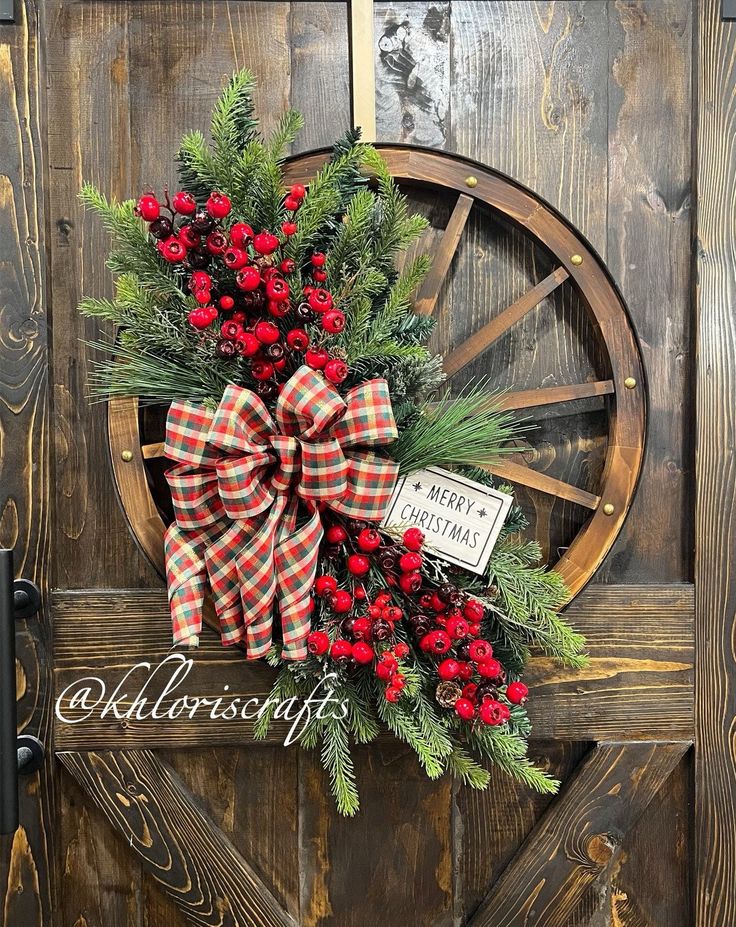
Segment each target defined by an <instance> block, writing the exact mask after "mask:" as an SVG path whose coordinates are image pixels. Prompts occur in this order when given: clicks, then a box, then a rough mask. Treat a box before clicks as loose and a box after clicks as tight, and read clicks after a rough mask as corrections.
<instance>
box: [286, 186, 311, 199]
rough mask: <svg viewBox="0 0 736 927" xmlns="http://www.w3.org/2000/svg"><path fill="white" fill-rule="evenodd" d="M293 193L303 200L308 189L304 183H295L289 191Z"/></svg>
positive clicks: (296, 197) (295, 196)
mask: <svg viewBox="0 0 736 927" xmlns="http://www.w3.org/2000/svg"><path fill="white" fill-rule="evenodd" d="M289 192H290V193H291V195H292V196H293V197H294V198H295V199H297V200H303V199H304V197H305V196H306V195H307V190H306V187H305V186H304V184H301V183H294V184H292V185H291V190H290V191H289Z"/></svg>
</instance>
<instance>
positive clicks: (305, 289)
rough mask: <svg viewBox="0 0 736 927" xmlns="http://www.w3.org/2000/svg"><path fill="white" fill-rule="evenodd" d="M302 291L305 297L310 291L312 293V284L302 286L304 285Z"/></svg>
mask: <svg viewBox="0 0 736 927" xmlns="http://www.w3.org/2000/svg"><path fill="white" fill-rule="evenodd" d="M302 293H304V295H305V296H306V297H309V295H310V294H311V293H314V287H313V286H304V287H302Z"/></svg>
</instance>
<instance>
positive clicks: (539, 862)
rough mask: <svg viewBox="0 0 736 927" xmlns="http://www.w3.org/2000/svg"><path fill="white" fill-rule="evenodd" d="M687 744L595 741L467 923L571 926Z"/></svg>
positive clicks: (481, 926)
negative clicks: (571, 919)
mask: <svg viewBox="0 0 736 927" xmlns="http://www.w3.org/2000/svg"><path fill="white" fill-rule="evenodd" d="M687 748H688V744H686V743H639V744H613V743H600V744H597V745H596V747H595V748H594V749H593V750H592V752H591V753H590V755H589V756H588V757H587V758H586V759H585V760H584V762H583V763H582V764H581V765H580V766H579V767H578V769H577V771H576V773H575V775H574V776H573V778H572V780H571V781H570V782H569V783H568V784H567V785H566V787H565V790H564V792H563V793H562V794H561V795H560V797H559V798H557V799H556V801H555V802H554V803H553V804H552V805H551V806H550V807H549V809H548V810H547V812H546V813H545V815H544V816H543V817H542V819H541V820H540V822H539V824H538V826H537V827H536V828H535V829H534V831H533V832H532V834H531V836H530V837H529V838H528V839H527V841H526V843H525V844H524V845H523V847H522V849H521V850H520V851H519V853H518V854H517V856H516V857H515V858H514V859H513V860H512V861H511V863H510V864H509V865H508V867H507V868H506V869H505V870H504V872H503V874H502V876H501V878H500V879H499V880H498V882H496V884H495V885H494V887H493V889H492V890H491V892H490V894H489V896H488V898H487V899H486V900H485V901H484V902H483V903H482V904H481V905H480V907H479V908H478V910H477V911H476V912H475V914H474V915H473V916H472V917H471V918H470V920H469V921H468V927H519V925H524V927H565V925H566V924H568V922H569V921H568V918H569V915H570V914H571V913H572V912H573V911H574V908H575V906H576V904H577V903H578V901H579V899H580V898H581V896H582V895H583V893H584V892H585V890H586V888H587V887H588V886H589V885H590V884H591V883H592V882H593V880H594V879H595V878H596V876H597V875H598V874H599V873H600V872H601V871H602V870H603V869H605V868H606V867H607V866H609V865H610V864H611V861H612V860H613V859H614V857H615V855H616V853H617V851H618V849H619V847H620V845H621V841H622V839H623V837H624V835H625V834H626V833H627V831H628V830H629V829H630V828H631V827H632V826H633V825H634V824H635V823H636V821H637V820H638V819H639V817H640V816H641V814H642V813H643V811H644V810H645V809H646V807H647V806H648V805H649V803H650V802H651V800H652V799H653V798H654V796H655V795H656V794H657V792H658V791H659V789H660V788H661V787H662V785H663V784H664V782H665V781H666V780H667V778H668V777H669V775H670V774H671V772H672V770H673V769H674V768H675V766H676V765H677V763H678V762H679V760H680V758H681V757H682V756H683V754H684V753H685V751H686V750H687Z"/></svg>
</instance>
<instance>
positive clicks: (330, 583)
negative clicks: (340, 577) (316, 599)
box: [314, 574, 337, 597]
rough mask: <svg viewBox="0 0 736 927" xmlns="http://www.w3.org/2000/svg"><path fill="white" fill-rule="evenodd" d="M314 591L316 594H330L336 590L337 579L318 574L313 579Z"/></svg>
mask: <svg viewBox="0 0 736 927" xmlns="http://www.w3.org/2000/svg"><path fill="white" fill-rule="evenodd" d="M314 591H315V594H316V595H318V596H320V597H321V596H326V595H332V593H333V592H336V591H337V580H336V579H335V577H334V576H328V575H326V574H325V575H323V576H318V577H317V579H316V580H315V581H314Z"/></svg>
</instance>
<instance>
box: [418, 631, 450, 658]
mask: <svg viewBox="0 0 736 927" xmlns="http://www.w3.org/2000/svg"><path fill="white" fill-rule="evenodd" d="M419 646H420V647H421V649H422V650H423V651H424V652H425V653H438V654H443V653H447V651H448V650H449V649H450V647H451V646H452V641H451V640H450V638H449V637H448V635H447V634H446V633H445V632H444V631H430V632H429V634H425V635H424V637H423V638H422V639H421V640H420V641H419Z"/></svg>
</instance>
